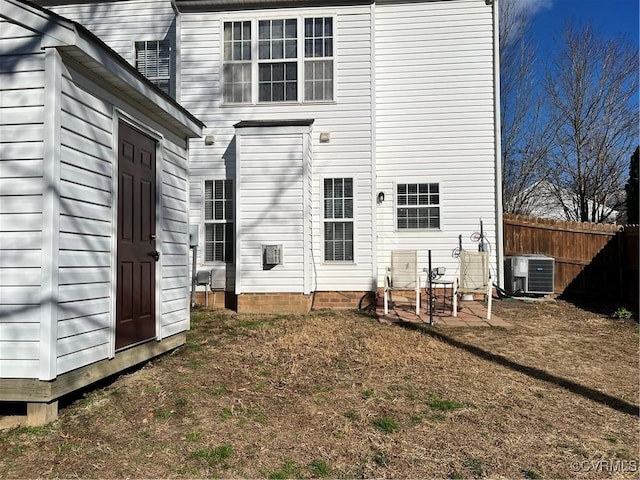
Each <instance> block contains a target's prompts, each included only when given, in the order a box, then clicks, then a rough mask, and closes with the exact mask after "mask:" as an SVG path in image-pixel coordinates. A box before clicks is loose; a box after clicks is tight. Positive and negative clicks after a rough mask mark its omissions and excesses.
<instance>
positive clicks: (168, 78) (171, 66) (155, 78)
mask: <svg viewBox="0 0 640 480" xmlns="http://www.w3.org/2000/svg"><path fill="white" fill-rule="evenodd" d="M139 43H144V45H145V52H148V48H147V45H148V44H149V43H156V44H157V45H158V50H157V51H158V52H159V51H160V43H166V44H167V45H168V46H169V73H168V74H167V75H156V76H148V75H147V73H146V69H147V62H146V57H145V69H144V71H142V70H140V69H139V68H138V44H139ZM174 50H175V48H174V45H173V42H172V41H171V40H167V39H164V38H162V39H156V38H154V39H146V40H134V42H133V67H134V68H135V69H136V70H137V71H138V72H140V73H141V74H142V75H144V76H145V78H147V79H148V80H149V81H150V82H152V83H153V84H154V85H156V87H158V88H159V89H160V90H162V88H161V87H159V86H158V85H157V83H156V82H158V81H160V80H166V81H167V83H168V91H167V92H165V93H167V95H169V96H170V97H173V98H175V90H174V85H175V67H174V65H175V58H174ZM163 91H164V90H163Z"/></svg>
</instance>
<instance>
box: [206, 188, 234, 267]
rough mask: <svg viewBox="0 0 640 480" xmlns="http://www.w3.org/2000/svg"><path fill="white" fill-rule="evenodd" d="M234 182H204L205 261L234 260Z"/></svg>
mask: <svg viewBox="0 0 640 480" xmlns="http://www.w3.org/2000/svg"><path fill="white" fill-rule="evenodd" d="M233 241H234V240H233V182H232V181H231V180H205V182H204V261H205V262H227V263H231V262H233Z"/></svg>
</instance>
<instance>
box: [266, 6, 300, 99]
mask: <svg viewBox="0 0 640 480" xmlns="http://www.w3.org/2000/svg"><path fill="white" fill-rule="evenodd" d="M258 100H259V101H260V102H295V101H296V100H298V22H297V20H296V19H295V18H291V19H287V20H260V21H259V22H258Z"/></svg>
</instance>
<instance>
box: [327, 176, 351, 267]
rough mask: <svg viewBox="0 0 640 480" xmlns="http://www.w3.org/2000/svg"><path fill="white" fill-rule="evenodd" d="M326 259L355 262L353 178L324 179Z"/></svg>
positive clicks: (329, 260)
mask: <svg viewBox="0 0 640 480" xmlns="http://www.w3.org/2000/svg"><path fill="white" fill-rule="evenodd" d="M324 260H325V261H327V262H338V261H342V262H353V178H325V179H324Z"/></svg>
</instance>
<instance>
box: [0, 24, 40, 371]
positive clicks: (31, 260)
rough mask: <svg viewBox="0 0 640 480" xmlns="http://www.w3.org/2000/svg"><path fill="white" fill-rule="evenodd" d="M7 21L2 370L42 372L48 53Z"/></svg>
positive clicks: (1, 102)
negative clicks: (45, 61)
mask: <svg viewBox="0 0 640 480" xmlns="http://www.w3.org/2000/svg"><path fill="white" fill-rule="evenodd" d="M40 39H41V36H40V35H39V34H36V33H34V32H32V31H30V30H27V29H25V28H23V27H21V26H18V25H16V24H13V23H9V22H6V21H0V377H3V378H19V377H32V376H34V374H35V375H36V376H37V374H38V372H39V358H40V354H39V342H40V309H39V303H40V288H41V285H42V253H41V251H42V241H43V240H42V224H43V222H42V211H43V204H42V191H43V175H44V171H43V156H44V152H43V141H42V140H43V122H44V53H43V52H42V50H40Z"/></svg>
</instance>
